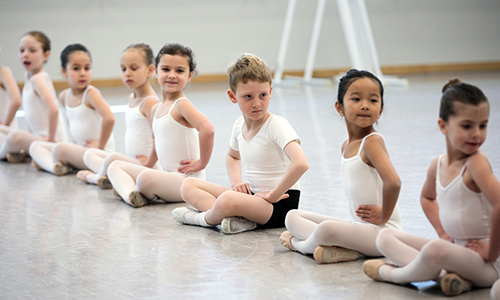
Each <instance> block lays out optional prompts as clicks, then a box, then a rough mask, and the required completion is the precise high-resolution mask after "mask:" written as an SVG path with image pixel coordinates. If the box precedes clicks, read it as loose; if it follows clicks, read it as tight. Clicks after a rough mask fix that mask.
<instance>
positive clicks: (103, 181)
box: [97, 176, 113, 190]
mask: <svg viewBox="0 0 500 300" xmlns="http://www.w3.org/2000/svg"><path fill="white" fill-rule="evenodd" d="M97 185H98V186H99V187H100V188H101V189H103V190H108V189H110V188H112V187H113V185H112V184H111V181H109V178H108V176H102V177H101V178H99V180H97Z"/></svg>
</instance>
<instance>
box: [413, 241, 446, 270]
mask: <svg viewBox="0 0 500 300" xmlns="http://www.w3.org/2000/svg"><path fill="white" fill-rule="evenodd" d="M449 245H450V242H447V241H445V240H442V239H436V240H432V241H430V242H428V243H427V244H425V245H424V246H423V247H422V249H421V250H420V255H421V257H422V260H424V261H427V262H429V263H432V264H436V265H439V264H440V263H441V262H442V261H443V260H444V259H445V258H446V256H447V255H448V251H446V248H447V246H449Z"/></svg>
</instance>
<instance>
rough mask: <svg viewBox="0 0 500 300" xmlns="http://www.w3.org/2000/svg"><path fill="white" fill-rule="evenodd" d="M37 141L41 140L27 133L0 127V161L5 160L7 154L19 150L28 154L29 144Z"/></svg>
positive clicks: (3, 126)
mask: <svg viewBox="0 0 500 300" xmlns="http://www.w3.org/2000/svg"><path fill="white" fill-rule="evenodd" d="M37 140H42V138H41V137H39V136H36V135H34V134H32V133H29V132H27V131H22V130H19V129H15V128H12V127H9V126H5V125H0V159H5V158H6V157H7V153H9V152H19V151H20V150H21V149H23V150H25V151H26V152H28V149H29V147H30V144H31V143H32V142H33V141H37Z"/></svg>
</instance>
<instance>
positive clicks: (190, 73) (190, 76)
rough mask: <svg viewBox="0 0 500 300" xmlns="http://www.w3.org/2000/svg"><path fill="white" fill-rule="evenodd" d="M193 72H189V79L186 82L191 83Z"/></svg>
mask: <svg viewBox="0 0 500 300" xmlns="http://www.w3.org/2000/svg"><path fill="white" fill-rule="evenodd" d="M193 75H194V71H191V72H189V77H188V82H190V81H191V78H193Z"/></svg>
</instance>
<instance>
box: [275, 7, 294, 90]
mask: <svg viewBox="0 0 500 300" xmlns="http://www.w3.org/2000/svg"><path fill="white" fill-rule="evenodd" d="M296 2H297V1H296V0H288V8H287V10H286V16H285V25H284V28H283V33H282V35H281V43H280V48H279V52H278V59H277V62H276V71H275V72H274V79H273V83H280V82H281V80H282V79H283V68H284V65H285V56H286V50H287V48H288V40H289V39H290V32H291V29H292V21H293V14H294V11H295V4H296Z"/></svg>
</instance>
